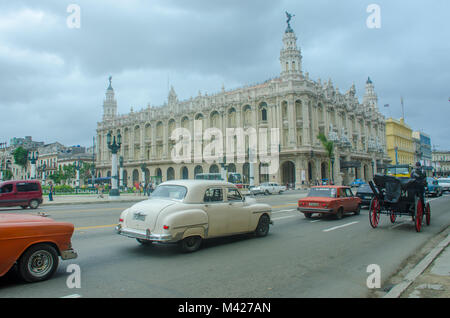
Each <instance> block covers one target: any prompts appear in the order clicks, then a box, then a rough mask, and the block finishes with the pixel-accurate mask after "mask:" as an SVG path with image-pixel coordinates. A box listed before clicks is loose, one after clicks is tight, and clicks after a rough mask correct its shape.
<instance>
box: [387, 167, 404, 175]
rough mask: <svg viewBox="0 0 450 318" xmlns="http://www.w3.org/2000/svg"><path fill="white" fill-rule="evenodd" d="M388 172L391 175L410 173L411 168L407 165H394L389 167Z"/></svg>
mask: <svg viewBox="0 0 450 318" xmlns="http://www.w3.org/2000/svg"><path fill="white" fill-rule="evenodd" d="M388 174H390V175H396V174H409V169H408V168H407V167H392V168H388Z"/></svg>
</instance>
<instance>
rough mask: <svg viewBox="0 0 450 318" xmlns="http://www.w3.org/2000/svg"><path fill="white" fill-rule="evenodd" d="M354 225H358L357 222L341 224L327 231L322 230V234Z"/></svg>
mask: <svg viewBox="0 0 450 318" xmlns="http://www.w3.org/2000/svg"><path fill="white" fill-rule="evenodd" d="M356 223H359V222H358V221H356V222H350V223H347V224H343V225H339V226H335V227H331V228H329V229H325V230H323V232H330V231H334V230H337V229H341V228H343V227H347V226H350V225H353V224H356Z"/></svg>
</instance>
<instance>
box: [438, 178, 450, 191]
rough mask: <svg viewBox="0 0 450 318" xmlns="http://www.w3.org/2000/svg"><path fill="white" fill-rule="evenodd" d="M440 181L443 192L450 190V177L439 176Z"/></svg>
mask: <svg viewBox="0 0 450 318" xmlns="http://www.w3.org/2000/svg"><path fill="white" fill-rule="evenodd" d="M438 183H439V185H440V186H441V187H442V192H446V191H450V179H449V178H439V179H438Z"/></svg>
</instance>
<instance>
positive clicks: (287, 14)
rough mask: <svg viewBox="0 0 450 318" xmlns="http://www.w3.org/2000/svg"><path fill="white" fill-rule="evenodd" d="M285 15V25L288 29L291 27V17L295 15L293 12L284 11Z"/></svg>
mask: <svg viewBox="0 0 450 318" xmlns="http://www.w3.org/2000/svg"><path fill="white" fill-rule="evenodd" d="M286 17H287V21H286V23H287V25H288V30H289V29H291V20H292V18H293V17H295V14H290V13H289V12H287V11H286Z"/></svg>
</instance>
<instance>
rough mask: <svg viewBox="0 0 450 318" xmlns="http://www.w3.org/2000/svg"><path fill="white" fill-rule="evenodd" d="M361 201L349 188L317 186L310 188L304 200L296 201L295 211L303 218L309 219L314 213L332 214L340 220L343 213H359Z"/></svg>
mask: <svg viewBox="0 0 450 318" xmlns="http://www.w3.org/2000/svg"><path fill="white" fill-rule="evenodd" d="M360 209H361V199H360V198H358V197H356V196H354V195H353V192H352V190H351V188H350V187H346V186H319V187H312V188H311V189H310V190H309V193H308V195H307V197H306V198H303V199H300V200H298V208H297V210H298V211H300V212H302V213H303V214H304V215H305V217H307V218H311V217H312V215H313V214H314V213H320V214H334V215H336V217H337V218H338V219H341V218H342V217H343V216H344V214H345V213H347V212H352V213H354V214H356V215H358V214H359V213H360Z"/></svg>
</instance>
